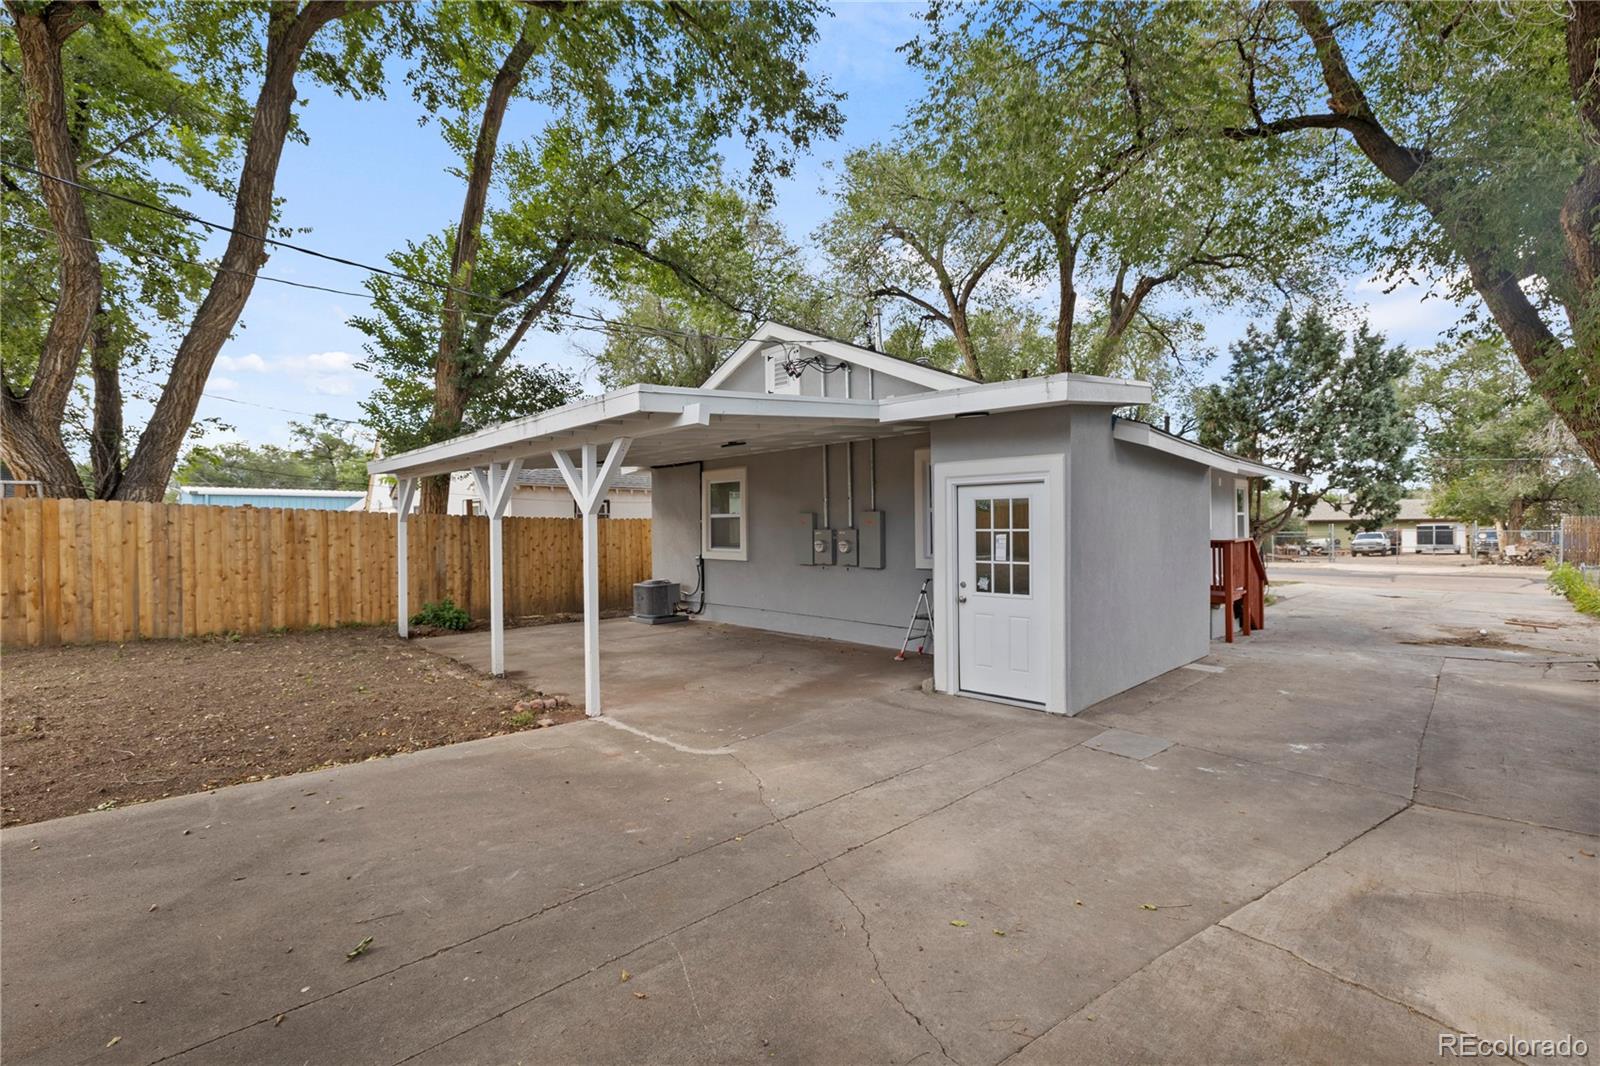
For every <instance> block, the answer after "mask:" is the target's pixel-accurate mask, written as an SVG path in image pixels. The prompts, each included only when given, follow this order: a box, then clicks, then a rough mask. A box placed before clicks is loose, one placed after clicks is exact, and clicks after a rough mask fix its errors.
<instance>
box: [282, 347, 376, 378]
mask: <svg viewBox="0 0 1600 1066" xmlns="http://www.w3.org/2000/svg"><path fill="white" fill-rule="evenodd" d="M357 361H358V360H357V359H356V357H355V356H353V355H351V354H350V353H349V352H312V353H310V354H309V355H280V356H278V357H277V358H275V359H273V360H272V368H273V369H274V370H288V371H291V372H295V373H302V374H306V373H319V372H320V373H328V372H330V371H340V370H354V369H355V365H356V363H357Z"/></svg>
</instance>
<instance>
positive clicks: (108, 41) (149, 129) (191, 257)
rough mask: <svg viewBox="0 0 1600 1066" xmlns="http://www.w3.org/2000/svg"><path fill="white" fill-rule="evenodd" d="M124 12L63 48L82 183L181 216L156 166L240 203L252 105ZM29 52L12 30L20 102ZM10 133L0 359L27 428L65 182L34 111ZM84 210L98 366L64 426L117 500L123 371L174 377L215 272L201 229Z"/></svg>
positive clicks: (5, 44)
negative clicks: (239, 153) (240, 161)
mask: <svg viewBox="0 0 1600 1066" xmlns="http://www.w3.org/2000/svg"><path fill="white" fill-rule="evenodd" d="M117 14H118V17H115V18H112V17H101V18H93V19H91V20H90V22H89V24H88V25H87V26H85V27H83V28H82V29H81V30H80V31H79V32H76V33H73V34H72V35H70V36H69V38H68V39H67V40H66V41H65V43H64V44H63V45H62V48H61V54H60V62H61V73H62V76H63V78H64V81H63V86H64V88H65V91H66V95H67V98H68V100H69V106H68V108H67V119H68V130H69V133H70V136H71V143H72V146H73V152H74V158H73V164H74V166H75V167H76V168H77V170H78V173H79V175H80V176H81V177H82V178H83V180H84V181H86V182H89V183H92V184H94V185H96V186H98V187H103V188H107V189H111V190H114V191H115V192H117V193H118V194H120V195H121V196H126V197H129V198H131V199H134V200H138V201H142V202H145V203H154V204H159V205H162V206H164V207H168V208H171V209H173V210H179V208H180V204H181V199H180V198H181V194H182V192H183V191H184V190H183V189H182V187H181V186H180V185H178V184H177V183H175V182H172V181H169V180H162V179H161V178H159V177H157V173H156V171H157V168H158V167H161V168H170V169H171V170H174V171H176V172H177V173H179V174H181V175H182V176H183V178H184V179H185V181H186V182H189V183H192V184H193V185H195V186H197V187H200V188H205V189H208V190H209V191H212V192H214V193H216V194H218V195H221V196H224V197H227V196H230V195H231V188H232V185H231V182H232V177H233V167H232V165H231V164H232V162H233V157H234V154H235V152H236V149H237V140H238V138H237V133H238V132H239V131H240V130H242V129H243V127H244V125H245V123H247V122H248V120H249V113H250V112H249V107H248V105H247V104H245V103H244V101H243V99H242V98H241V97H240V95H239V94H238V93H237V92H235V91H233V90H232V89H231V88H229V87H228V86H226V85H223V84H221V82H220V80H213V79H204V80H196V79H192V78H187V77H184V76H182V75H181V74H180V73H179V72H178V71H177V69H175V68H176V61H175V57H174V54H173V47H174V45H173V41H172V39H171V30H170V28H169V27H167V26H166V25H165V24H164V23H161V22H159V21H157V20H154V19H152V18H151V17H150V16H149V14H148V12H145V11H143V9H141V8H139V7H137V6H136V5H134V4H132V3H123V4H121V5H119V7H118V9H117ZM18 51H19V42H18V39H17V38H16V37H15V36H13V35H10V34H7V35H4V36H0V78H3V82H0V86H3V90H4V93H5V95H6V97H7V98H8V99H23V98H25V97H26V95H27V93H26V91H25V88H24V84H23V81H22V74H21V62H20V60H19V59H18V57H17V52H18ZM0 136H3V137H4V140H5V144H6V156H7V160H8V161H9V162H10V163H12V164H13V166H12V167H11V168H9V169H8V170H7V171H6V172H5V175H4V182H3V187H0V203H3V205H4V212H3V215H0V240H3V242H4V245H5V249H6V254H5V256H4V257H3V259H0V270H3V272H4V273H3V279H4V284H3V285H0V330H3V344H0V351H3V353H4V354H3V370H4V381H5V390H6V393H7V395H8V396H9V397H11V398H12V399H13V400H16V401H17V403H18V405H19V406H26V407H29V408H30V409H32V410H30V412H29V413H28V414H25V415H22V416H21V419H22V421H21V423H19V428H20V431H21V432H22V433H24V434H26V433H28V432H29V427H28V425H27V423H28V422H29V421H31V418H32V417H34V416H35V415H36V413H37V410H38V409H36V408H33V404H32V401H28V400H27V397H28V396H29V388H30V386H31V384H32V382H33V378H34V375H35V373H36V371H37V370H38V360H39V357H40V355H41V353H43V352H44V351H45V350H46V347H47V339H48V331H49V330H50V328H51V326H52V321H53V318H54V314H55V311H56V305H57V301H56V296H57V280H58V277H59V274H60V269H61V266H62V264H61V260H60V255H59V247H60V246H59V244H58V243H57V241H56V239H55V232H56V231H55V229H54V228H53V226H52V222H51V218H50V215H49V212H48V209H47V206H46V200H45V194H46V193H47V192H48V191H49V189H50V188H51V187H52V186H53V185H55V184H56V183H53V182H51V181H49V180H48V179H43V178H39V177H37V176H36V175H35V174H34V173H32V172H33V171H37V170H40V169H41V167H40V166H39V160H38V159H36V158H35V157H34V155H33V153H32V148H31V146H32V143H33V142H32V138H31V136H30V132H29V129H28V127H27V124H26V122H25V119H24V114H23V110H22V109H20V108H12V107H7V108H4V109H0ZM24 168H26V169H24ZM80 203H81V205H82V207H83V210H84V214H85V216H86V217H87V219H88V224H89V228H90V231H91V232H92V234H93V237H92V238H86V239H84V240H83V241H82V242H81V243H82V244H83V245H84V246H85V247H86V248H87V249H88V250H89V251H90V252H91V253H93V254H94V255H95V256H96V257H97V258H98V263H99V270H100V275H101V288H100V297H99V300H98V302H97V306H96V310H95V314H94V316H93V319H92V321H91V325H90V332H89V338H88V344H87V346H86V351H85V355H84V358H83V360H82V363H87V369H86V370H85V369H84V368H83V366H82V363H80V366H79V368H78V372H79V374H80V377H79V382H78V386H77V387H75V388H73V389H72V390H71V391H70V393H69V395H68V398H67V402H66V404H65V410H64V413H63V414H62V415H60V416H59V418H58V421H59V423H60V425H61V438H62V443H63V444H64V445H65V446H66V448H67V449H68V451H69V452H71V453H73V454H78V453H82V452H85V451H86V452H87V454H88V457H89V467H90V472H91V474H90V477H89V478H88V479H87V487H88V488H89V489H91V490H92V492H93V494H94V495H95V496H96V497H99V498H108V497H111V496H114V495H115V494H116V492H117V490H118V488H119V485H120V482H121V478H122V471H123V466H124V464H125V462H126V459H127V427H125V425H124V413H123V409H124V403H125V400H124V395H123V394H124V390H125V388H126V387H127V386H126V384H125V382H124V372H125V371H130V372H132V371H139V372H142V373H139V374H137V376H136V377H135V379H134V381H133V382H132V391H133V392H134V393H135V394H141V393H142V392H143V391H144V389H145V388H146V387H147V383H148V381H149V380H150V376H151V375H159V374H161V373H163V372H164V371H165V368H166V365H167V358H166V356H165V355H164V351H165V350H166V349H167V348H168V347H169V346H170V343H174V342H175V341H176V337H175V336H173V334H174V333H176V332H179V331H181V329H182V326H183V325H184V323H186V322H187V320H188V316H189V314H190V313H192V310H193V307H194V304H195V303H196V301H197V300H198V299H199V297H200V295H201V294H202V293H203V292H204V287H205V283H206V282H207V281H208V280H209V279H210V271H209V270H208V269H207V268H206V267H205V266H204V265H202V264H201V263H200V262H199V259H200V247H201V242H200V235H199V232H198V230H197V228H196V227H194V226H192V225H190V224H189V223H188V222H186V221H185V220H183V219H182V218H179V217H173V216H172V215H168V214H162V213H160V212H157V211H150V210H145V209H141V208H137V207H134V206H132V205H131V204H129V203H127V202H125V201H123V200H119V199H116V198H113V197H110V196H94V195H91V196H86V197H82V198H81V200H80ZM48 376H49V375H48V374H47V377H48ZM84 376H86V377H87V381H88V388H87V390H85V389H84V388H83V387H82V381H83V378H84Z"/></svg>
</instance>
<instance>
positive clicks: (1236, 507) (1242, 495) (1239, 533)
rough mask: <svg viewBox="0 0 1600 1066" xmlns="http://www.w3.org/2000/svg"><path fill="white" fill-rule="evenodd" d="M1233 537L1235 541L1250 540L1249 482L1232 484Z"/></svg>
mask: <svg viewBox="0 0 1600 1066" xmlns="http://www.w3.org/2000/svg"><path fill="white" fill-rule="evenodd" d="M1233 535H1234V537H1235V539H1237V540H1248V539H1249V538H1250V482H1248V481H1235V482H1234V483H1233Z"/></svg>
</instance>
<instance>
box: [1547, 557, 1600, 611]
mask: <svg viewBox="0 0 1600 1066" xmlns="http://www.w3.org/2000/svg"><path fill="white" fill-rule="evenodd" d="M1547 583H1548V584H1549V586H1550V591H1551V592H1554V593H1556V594H1557V595H1559V596H1565V597H1566V598H1567V599H1568V600H1570V601H1571V602H1572V606H1573V607H1574V608H1575V609H1577V610H1578V611H1579V612H1580V613H1582V614H1587V615H1593V616H1595V617H1596V618H1600V587H1597V586H1595V585H1593V584H1590V583H1589V581H1588V580H1587V579H1586V578H1585V577H1584V576H1583V572H1582V571H1581V570H1579V569H1578V568H1577V567H1576V566H1573V565H1572V564H1571V563H1562V564H1561V565H1560V566H1557V567H1555V568H1554V569H1552V570H1551V571H1550V577H1549V578H1548V580H1547Z"/></svg>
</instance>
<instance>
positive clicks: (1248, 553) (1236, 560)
mask: <svg viewBox="0 0 1600 1066" xmlns="http://www.w3.org/2000/svg"><path fill="white" fill-rule="evenodd" d="M1266 587H1267V567H1266V564H1265V563H1263V562H1262V561H1261V551H1260V549H1258V548H1257V547H1256V542H1255V541H1253V540H1249V539H1243V540H1214V541H1212V542H1211V606H1213V607H1221V608H1222V620H1223V621H1222V627H1223V628H1222V631H1223V634H1224V636H1225V637H1226V638H1227V641H1228V643H1229V644H1232V643H1233V622H1234V616H1235V613H1237V615H1238V619H1239V625H1240V628H1241V629H1242V630H1243V631H1244V635H1245V636H1247V637H1248V636H1249V635H1250V633H1251V631H1252V630H1256V629H1264V628H1265V627H1266V624H1267V605H1266ZM1234 604H1239V605H1240V606H1239V607H1238V608H1235V607H1234Z"/></svg>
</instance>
